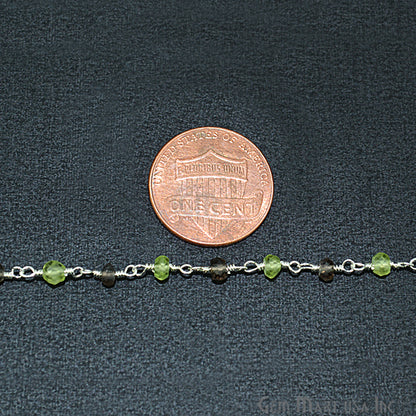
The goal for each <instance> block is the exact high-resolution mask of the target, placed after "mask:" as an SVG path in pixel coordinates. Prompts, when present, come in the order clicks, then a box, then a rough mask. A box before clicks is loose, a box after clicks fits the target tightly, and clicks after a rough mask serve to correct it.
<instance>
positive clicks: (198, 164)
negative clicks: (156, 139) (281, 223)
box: [149, 127, 273, 246]
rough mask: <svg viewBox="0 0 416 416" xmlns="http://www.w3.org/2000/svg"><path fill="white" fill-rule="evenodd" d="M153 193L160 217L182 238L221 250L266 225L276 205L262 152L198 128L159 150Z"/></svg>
mask: <svg viewBox="0 0 416 416" xmlns="http://www.w3.org/2000/svg"><path fill="white" fill-rule="evenodd" d="M149 192H150V201H151V203H152V205H153V208H154V210H155V211H156V214H157V216H158V217H159V219H160V220H161V221H162V223H163V224H164V225H165V226H166V227H167V228H168V229H169V230H170V231H172V232H173V233H174V234H176V235H177V236H178V237H181V238H183V239H184V240H186V241H189V242H191V243H195V244H199V245H204V246H222V245H226V244H231V243H234V242H236V241H239V240H242V239H243V238H245V237H247V236H248V235H249V234H251V233H252V232H253V231H254V230H255V229H256V228H257V227H259V225H260V224H261V223H262V221H263V220H264V218H265V217H266V215H267V213H268V212H269V209H270V206H271V203H272V199H273V177H272V172H271V170H270V167H269V164H268V163H267V161H266V159H265V158H264V156H263V155H262V153H261V152H260V150H259V149H258V148H257V147H256V146H255V145H254V144H253V143H251V142H250V141H249V140H248V139H246V138H245V137H243V136H242V135H241V134H238V133H235V132H234V131H231V130H226V129H223V128H219V127H199V128H196V129H192V130H189V131H185V132H184V133H181V134H179V135H178V136H176V137H174V138H173V139H172V140H170V141H169V142H168V143H167V144H166V145H165V146H164V147H163V148H162V149H161V150H160V152H159V153H158V155H157V156H156V158H155V160H154V162H153V165H152V168H151V170H150V176H149Z"/></svg>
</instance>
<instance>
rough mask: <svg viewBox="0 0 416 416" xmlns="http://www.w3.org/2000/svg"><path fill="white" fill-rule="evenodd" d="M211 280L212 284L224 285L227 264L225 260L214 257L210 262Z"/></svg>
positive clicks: (226, 275)
mask: <svg viewBox="0 0 416 416" xmlns="http://www.w3.org/2000/svg"><path fill="white" fill-rule="evenodd" d="M210 266H211V279H212V281H213V282H214V283H224V282H225V281H226V280H227V277H228V270H227V263H226V262H225V260H223V259H221V258H219V257H216V258H215V259H212V260H211V262H210Z"/></svg>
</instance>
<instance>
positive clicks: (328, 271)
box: [319, 258, 335, 283]
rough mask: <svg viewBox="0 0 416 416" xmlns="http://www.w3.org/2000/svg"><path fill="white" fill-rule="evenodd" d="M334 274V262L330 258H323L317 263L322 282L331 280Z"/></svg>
mask: <svg viewBox="0 0 416 416" xmlns="http://www.w3.org/2000/svg"><path fill="white" fill-rule="evenodd" d="M334 274H335V264H334V262H333V261H332V260H331V259H328V258H326V259H323V260H321V262H320V263H319V278H320V279H321V280H322V281H323V282H327V283H329V282H332V280H333V278H334Z"/></svg>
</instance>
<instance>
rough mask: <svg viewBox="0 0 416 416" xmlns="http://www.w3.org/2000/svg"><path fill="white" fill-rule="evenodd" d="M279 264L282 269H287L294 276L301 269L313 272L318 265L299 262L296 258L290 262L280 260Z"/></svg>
mask: <svg viewBox="0 0 416 416" xmlns="http://www.w3.org/2000/svg"><path fill="white" fill-rule="evenodd" d="M281 265H282V269H287V270H289V272H290V273H291V274H293V275H295V276H297V275H298V274H300V273H301V272H303V271H310V272H312V273H313V272H317V271H318V270H319V266H317V265H316V264H311V263H300V262H298V261H296V260H292V261H290V262H288V261H282V262H281Z"/></svg>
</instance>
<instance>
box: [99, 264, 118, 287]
mask: <svg viewBox="0 0 416 416" xmlns="http://www.w3.org/2000/svg"><path fill="white" fill-rule="evenodd" d="M101 281H102V283H103V285H104V286H105V287H113V286H114V284H115V283H116V271H115V269H114V266H113V265H112V264H111V263H107V264H106V265H105V266H104V267H103V271H102V272H101Z"/></svg>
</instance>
